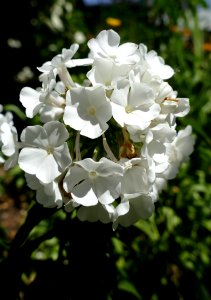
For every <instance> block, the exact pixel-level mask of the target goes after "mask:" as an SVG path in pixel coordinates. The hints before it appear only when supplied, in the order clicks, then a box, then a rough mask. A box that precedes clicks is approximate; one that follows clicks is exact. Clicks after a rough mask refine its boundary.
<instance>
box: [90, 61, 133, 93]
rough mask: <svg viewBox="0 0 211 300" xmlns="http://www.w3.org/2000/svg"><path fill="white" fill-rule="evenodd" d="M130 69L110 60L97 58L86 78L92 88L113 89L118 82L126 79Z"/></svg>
mask: <svg viewBox="0 0 211 300" xmlns="http://www.w3.org/2000/svg"><path fill="white" fill-rule="evenodd" d="M130 69H131V68H130V66H129V65H121V64H118V65H117V64H115V63H114V62H113V61H112V60H107V59H105V58H97V59H95V60H94V63H93V65H92V69H91V70H90V71H89V72H88V73H87V77H88V79H89V80H90V82H91V84H92V85H93V86H98V85H102V86H104V87H105V88H106V89H113V88H115V87H116V85H117V82H118V81H119V80H121V79H123V78H126V76H127V75H128V73H129V71H130Z"/></svg>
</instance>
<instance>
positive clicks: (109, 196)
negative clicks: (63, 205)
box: [64, 157, 123, 206]
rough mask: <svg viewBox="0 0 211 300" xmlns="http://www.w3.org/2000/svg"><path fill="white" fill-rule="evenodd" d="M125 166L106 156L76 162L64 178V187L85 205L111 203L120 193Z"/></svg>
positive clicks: (76, 200)
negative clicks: (97, 159)
mask: <svg viewBox="0 0 211 300" xmlns="http://www.w3.org/2000/svg"><path fill="white" fill-rule="evenodd" d="M122 175H123V168H122V167H121V166H120V165H119V164H117V163H114V162H112V161H110V160H108V159H107V158H105V157H102V158H101V159H100V160H99V162H96V161H94V160H92V159H91V158H85V159H84V160H81V161H77V162H75V165H74V166H71V167H70V168H69V171H68V173H67V175H66V176H65V179H64V189H65V190H66V191H67V192H69V193H71V195H72V198H73V200H74V201H75V202H76V203H78V204H81V205H83V206H93V205H96V204H98V202H99V203H101V204H102V205H107V204H111V203H113V202H114V200H115V199H117V198H118V197H119V195H120V187H121V177H122Z"/></svg>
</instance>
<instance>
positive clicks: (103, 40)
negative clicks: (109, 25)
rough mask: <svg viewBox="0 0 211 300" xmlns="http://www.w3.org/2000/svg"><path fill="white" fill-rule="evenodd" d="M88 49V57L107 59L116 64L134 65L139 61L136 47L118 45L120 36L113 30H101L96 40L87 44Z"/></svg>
mask: <svg viewBox="0 0 211 300" xmlns="http://www.w3.org/2000/svg"><path fill="white" fill-rule="evenodd" d="M87 45H88V47H89V48H90V53H89V57H90V58H93V59H96V58H107V59H110V60H112V61H114V62H115V63H117V64H129V65H130V64H135V63H136V62H138V60H139V56H138V54H137V48H138V45H136V44H134V43H124V44H122V45H120V36H119V35H118V33H117V32H115V31H114V30H112V29H110V30H103V31H101V32H100V33H99V34H98V35H97V37H96V38H92V39H91V40H89V41H88V43H87Z"/></svg>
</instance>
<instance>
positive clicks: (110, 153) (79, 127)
mask: <svg viewBox="0 0 211 300" xmlns="http://www.w3.org/2000/svg"><path fill="white" fill-rule="evenodd" d="M87 45H88V47H89V49H90V52H89V55H88V57H87V58H84V59H77V58H73V57H74V55H75V53H76V52H77V50H78V47H79V46H78V45H77V44H73V45H71V47H70V49H63V50H62V53H61V54H59V55H57V56H55V57H54V58H53V59H52V60H51V61H48V62H46V63H44V64H43V65H42V66H41V67H39V68H38V70H39V71H40V72H41V75H40V77H39V79H40V82H41V87H40V88H37V89H32V88H30V87H24V88H23V89H22V90H21V92H20V102H21V103H22V105H23V106H24V108H25V112H26V116H27V117H28V118H33V117H34V116H35V115H37V114H38V115H39V117H40V121H41V125H34V126H27V127H26V128H25V129H24V130H23V131H22V133H21V135H20V141H19V140H18V136H17V131H16V129H15V127H14V125H13V121H12V116H11V114H10V113H7V114H5V115H3V114H2V113H0V143H1V145H0V146H1V151H2V154H3V155H2V158H1V162H3V161H4V165H5V169H9V168H11V167H13V166H15V165H16V164H18V165H19V167H20V169H22V170H23V171H24V172H25V178H26V182H27V184H28V186H29V187H30V188H31V189H33V190H35V191H36V199H37V201H38V202H39V203H41V204H42V205H43V206H44V207H49V208H50V207H56V206H57V207H58V208H60V207H64V209H65V210H66V211H68V212H71V211H73V210H76V212H77V217H78V218H79V219H80V220H87V221H98V220H99V221H101V222H103V223H108V222H112V224H113V228H114V229H115V228H116V227H117V226H118V224H121V225H123V226H129V225H131V224H134V223H135V222H136V221H138V220H139V219H140V218H143V219H145V218H148V217H149V216H150V215H151V214H152V213H153V211H154V203H155V201H157V200H158V196H159V193H160V191H161V190H162V189H163V188H164V187H165V186H166V183H167V181H168V180H169V179H172V178H174V177H175V176H176V174H177V172H178V168H179V166H180V164H181V163H182V162H184V161H185V160H186V159H187V158H188V157H189V155H190V154H191V152H192V151H193V145H194V141H193V137H192V135H191V134H192V129H191V126H187V127H186V128H185V129H183V130H180V131H177V130H176V126H177V123H176V119H177V118H178V117H184V116H185V115H186V114H188V112H189V109H190V107H189V99H187V98H178V97H177V92H176V91H174V90H173V89H172V87H171V86H170V85H169V84H168V83H167V81H166V80H168V79H169V78H170V77H172V76H173V75H174V70H173V69H172V68H171V67H170V66H168V65H166V64H165V62H164V60H163V59H162V58H161V57H160V56H158V55H157V53H156V52H155V51H147V47H146V46H145V45H143V44H139V45H137V44H135V43H129V42H128V43H123V44H120V36H119V35H118V34H117V33H116V32H115V31H113V30H103V31H102V32H100V33H99V34H98V36H97V37H96V38H92V39H90V40H89V41H88V43H87ZM77 67H80V68H81V67H84V68H87V67H89V68H90V69H89V71H88V72H87V71H86V72H87V73H86V74H85V76H86V78H85V80H84V81H83V83H79V82H75V81H74V80H73V79H72V77H71V69H72V68H77ZM7 157H9V158H7Z"/></svg>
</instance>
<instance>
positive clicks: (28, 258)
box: [0, 0, 211, 300]
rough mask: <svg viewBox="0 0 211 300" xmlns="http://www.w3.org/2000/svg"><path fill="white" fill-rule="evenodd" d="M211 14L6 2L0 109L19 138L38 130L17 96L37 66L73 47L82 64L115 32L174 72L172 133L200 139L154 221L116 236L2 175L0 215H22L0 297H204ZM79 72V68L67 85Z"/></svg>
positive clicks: (0, 267)
mask: <svg viewBox="0 0 211 300" xmlns="http://www.w3.org/2000/svg"><path fill="white" fill-rule="evenodd" d="M91 2H92V5H91ZM94 3H95V5H93V4H94ZM88 4H89V5H88ZM210 9H211V8H210V7H209V1H207V2H205V1H203V0H189V1H188V0H186V1H185V0H184V1H183V0H173V1H171V2H170V1H167V0H157V1H156V0H154V1H153V0H148V1H147V0H142V1H112V0H111V1H94V0H92V1H91V0H90V1H88V0H87V1H84V2H83V1H74V0H72V1H71V0H69V1H68V0H46V1H39V0H30V1H29V0H22V1H14V0H13V1H7V2H5V8H4V12H3V14H4V17H2V18H1V19H0V22H1V23H0V28H1V45H0V48H1V49H0V50H1V51H0V53H1V60H2V61H1V93H0V103H1V104H3V105H4V108H5V110H8V109H10V110H12V111H13V113H14V116H15V124H16V125H17V127H18V130H19V131H21V130H22V129H23V128H24V127H25V126H27V125H28V124H30V123H32V122H35V121H32V120H26V119H25V117H24V114H23V108H22V107H21V105H20V103H19V102H18V98H19V92H20V90H21V88H22V87H24V86H30V87H34V88H36V87H38V86H39V82H38V75H39V73H38V71H37V67H38V66H41V65H42V64H43V63H44V62H45V61H48V60H51V58H52V57H53V56H55V55H56V54H58V53H59V52H60V51H61V49H62V48H69V46H70V45H71V44H72V43H74V42H77V43H79V44H80V50H79V52H78V54H77V55H78V56H80V57H85V56H86V55H87V53H88V49H87V46H86V42H87V40H88V39H90V38H91V37H93V36H96V35H97V34H98V32H99V31H101V30H103V29H110V28H113V29H114V30H116V31H117V32H118V33H119V34H120V36H121V42H127V41H131V42H135V43H144V44H146V45H147V47H148V49H149V50H151V49H154V50H156V51H157V52H158V53H159V55H160V56H162V57H163V58H164V59H165V61H166V63H167V64H169V65H171V66H172V67H173V68H174V69H175V71H176V73H175V76H174V77H173V78H172V79H171V80H170V84H171V85H172V86H173V88H174V89H175V90H177V91H178V95H179V97H187V98H190V104H191V111H190V113H189V115H188V116H186V117H185V118H183V119H179V120H178V127H180V126H181V127H184V126H185V125H187V124H191V125H192V127H193V134H194V136H195V141H196V142H195V151H194V153H193V154H192V155H191V157H190V160H189V161H188V162H187V163H185V164H183V165H182V167H181V168H180V172H179V174H178V176H177V177H176V179H174V180H171V181H170V182H169V184H168V187H167V188H166V190H165V191H163V193H162V194H161V195H160V199H159V201H158V202H157V203H156V209H155V213H154V214H153V216H152V217H151V218H150V219H149V220H146V221H144V220H140V221H139V222H137V223H136V224H135V225H134V226H131V227H129V228H122V227H119V228H118V229H117V230H116V231H115V232H113V231H112V228H111V225H110V224H109V225H103V224H100V223H93V224H92V223H86V222H79V221H78V220H77V219H75V218H73V217H72V216H70V215H68V214H66V213H64V212H63V211H62V210H59V211H56V210H54V209H52V210H51V209H50V210H49V209H44V208H42V207H40V206H39V205H38V204H37V205H36V204H35V201H34V193H33V192H32V191H30V190H29V189H28V188H27V187H26V185H25V182H24V178H23V174H22V173H21V171H20V170H19V169H18V168H16V169H13V170H11V171H9V172H8V173H5V172H4V171H3V169H1V170H0V172H1V173H0V200H1V201H0V204H1V206H0V208H1V210H0V215H1V214H3V209H2V207H3V206H4V205H6V203H9V201H11V199H12V200H13V205H14V206H15V207H16V211H15V213H16V214H18V213H19V214H20V212H21V213H22V219H21V220H22V221H21V222H22V226H21V228H20V229H19V231H18V233H17V235H16V236H15V237H13V236H12V237H11V236H9V235H8V226H6V225H5V224H6V223H5V222H2V224H1V226H0V282H1V285H2V287H1V295H2V296H1V298H2V299H9V300H10V299H11V300H17V299H19V300H23V299H24V300H34V299H39V300H44V299H52V300H54V299H59V300H70V299H73V300H80V299H92V300H95V299H96V300H104V299H105V300H120V299H121V300H133V299H134V300H135V299H143V300H157V299H159V300H163V299H171V300H174V299H175V300H176V299H179V300H183V299H184V300H186V299H188V300H189V299H199V300H209V299H211V285H210V278H211V176H210V175H211V138H210V137H211V129H210V122H209V121H210V114H211V10H210ZM72 70H73V72H76V70H74V69H72ZM83 74H84V69H80V68H78V70H77V73H75V74H74V76H75V78H78V80H80V78H82V77H83ZM13 217H14V215H10V214H8V217H7V221H8V222H12V221H14V220H13ZM0 220H1V221H2V220H3V218H0ZM18 227H19V225H18ZM8 286H9V288H8Z"/></svg>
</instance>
